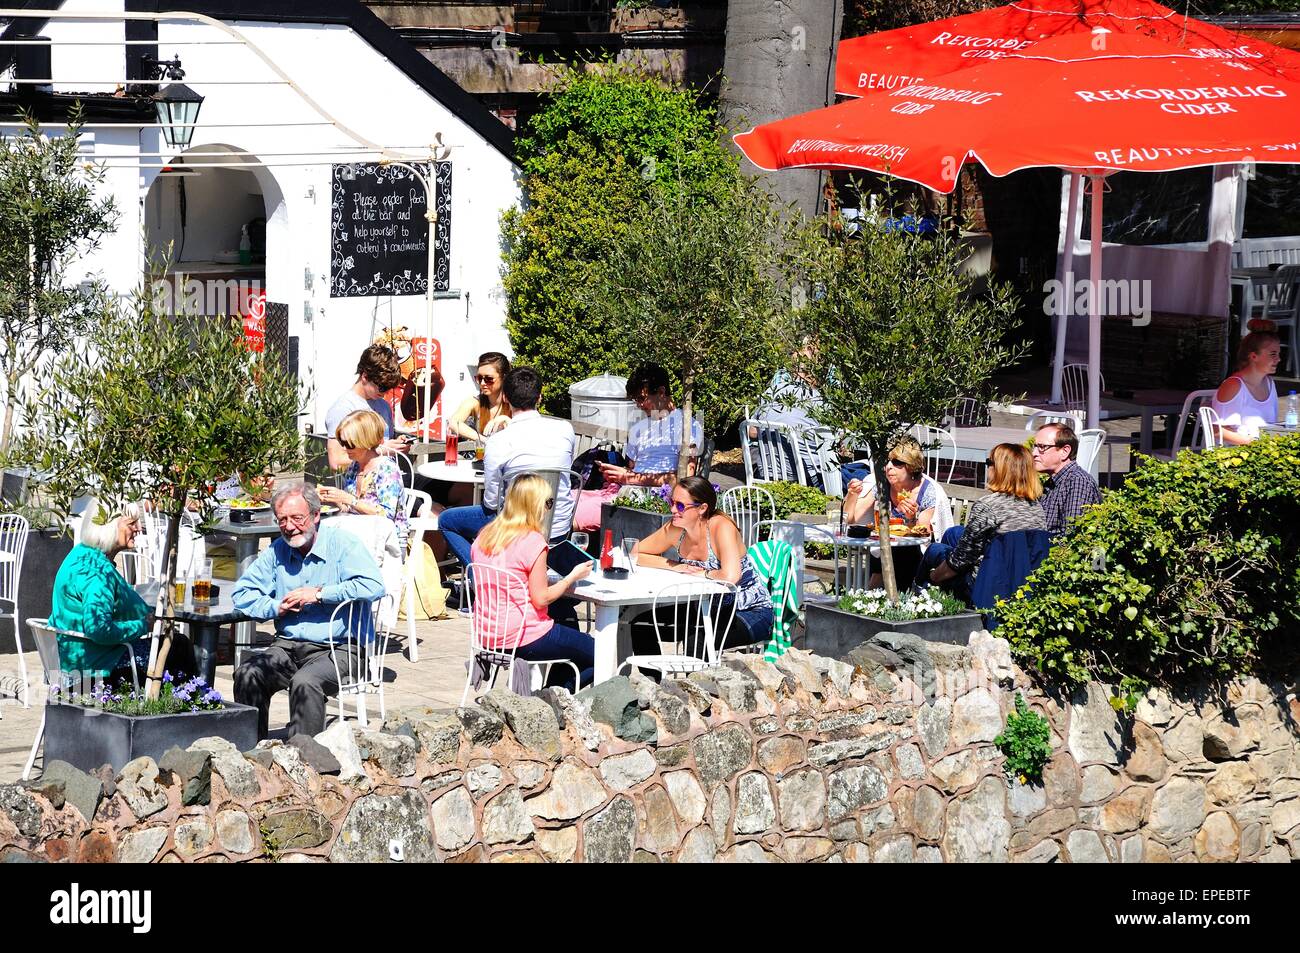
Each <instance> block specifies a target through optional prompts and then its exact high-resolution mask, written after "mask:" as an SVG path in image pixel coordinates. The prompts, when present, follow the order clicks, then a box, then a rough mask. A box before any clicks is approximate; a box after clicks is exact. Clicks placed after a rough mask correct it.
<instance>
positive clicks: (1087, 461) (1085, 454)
mask: <svg viewBox="0 0 1300 953" xmlns="http://www.w3.org/2000/svg"><path fill="white" fill-rule="evenodd" d="M1077 436H1078V438H1079V452H1078V454H1077V455H1076V459H1075V463H1077V464H1079V466H1081V467H1083V468H1084V469H1085V470H1087V471H1088V473H1089V474H1090V475H1091V476H1092V478H1093V479H1094V480H1095V479H1097V459H1098V457H1100V456H1101V446H1102V444H1104V443H1105V442H1106V431H1104V430H1101V429H1095V428H1094V429H1092V430H1080V431H1079V432H1078V435H1077Z"/></svg>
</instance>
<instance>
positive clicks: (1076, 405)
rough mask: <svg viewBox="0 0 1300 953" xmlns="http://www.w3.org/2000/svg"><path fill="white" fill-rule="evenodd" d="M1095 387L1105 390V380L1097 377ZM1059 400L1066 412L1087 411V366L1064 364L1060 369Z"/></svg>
mask: <svg viewBox="0 0 1300 953" xmlns="http://www.w3.org/2000/svg"><path fill="white" fill-rule="evenodd" d="M1097 386H1098V388H1099V389H1101V390H1105V389H1106V378H1105V377H1103V376H1101V375H1100V374H1098V375H1097ZM1061 400H1062V402H1063V403H1064V404H1065V409H1066V410H1087V409H1088V365H1087V364H1066V365H1065V367H1063V368H1062V369H1061Z"/></svg>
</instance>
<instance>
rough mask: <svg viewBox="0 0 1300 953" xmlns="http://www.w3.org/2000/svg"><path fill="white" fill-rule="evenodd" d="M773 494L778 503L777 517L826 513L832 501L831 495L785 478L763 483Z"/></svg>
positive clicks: (764, 487)
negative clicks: (789, 481) (787, 480)
mask: <svg viewBox="0 0 1300 953" xmlns="http://www.w3.org/2000/svg"><path fill="white" fill-rule="evenodd" d="M762 486H763V489H765V490H767V492H769V493H771V494H772V501H773V502H774V503H775V504H776V518H777V519H779V520H788V519H789V518H790V517H791V516H793V515H794V514H795V513H811V514H813V515H817V514H824V513H825V512H826V509H827V507H829V506H830V505H831V503H832V500H831V498H830V497H829V496H827V495H826V494H825V493H823V492H822V491H821V490H818V489H816V488H814V487H811V486H803V485H802V484H799V483H788V482H786V481H784V480H782V481H778V482H775V483H764V484H762Z"/></svg>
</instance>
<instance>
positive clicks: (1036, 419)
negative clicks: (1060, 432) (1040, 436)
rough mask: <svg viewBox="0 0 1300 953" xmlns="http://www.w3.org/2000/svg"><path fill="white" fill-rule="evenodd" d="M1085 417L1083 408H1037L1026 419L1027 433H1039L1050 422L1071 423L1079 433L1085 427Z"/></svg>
mask: <svg viewBox="0 0 1300 953" xmlns="http://www.w3.org/2000/svg"><path fill="white" fill-rule="evenodd" d="M1083 418H1084V415H1083V411H1081V410H1071V411H1060V410H1036V411H1034V412H1033V414H1031V415H1030V417H1029V419H1028V420H1027V421H1025V433H1038V431H1039V429H1040V428H1042V427H1046V426H1047V425H1048V424H1069V425H1070V429H1071V430H1073V431H1074V432H1075V433H1078V432H1079V431H1080V430H1082V429H1083Z"/></svg>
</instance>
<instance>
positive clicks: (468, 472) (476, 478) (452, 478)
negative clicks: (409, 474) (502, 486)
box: [415, 460, 483, 503]
mask: <svg viewBox="0 0 1300 953" xmlns="http://www.w3.org/2000/svg"><path fill="white" fill-rule="evenodd" d="M415 472H416V473H418V474H420V476H422V477H426V478H428V479H430V480H441V481H443V482H444V483H469V484H472V485H473V487H474V502H475V503H482V502H483V471H482V470H477V469H475V468H474V465H473V464H472V463H471V462H470V461H468V460H461V461H459V462H458V463H455V464H453V465H452V466H447V464H446V462H445V461H443V460H434V461H432V462H430V463H421V464H420V465H419V466H418V467H416V468H415Z"/></svg>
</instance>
